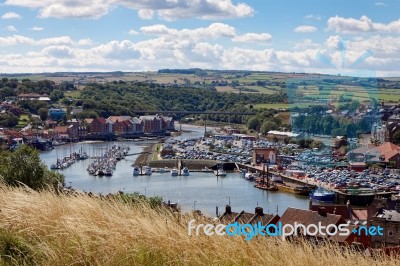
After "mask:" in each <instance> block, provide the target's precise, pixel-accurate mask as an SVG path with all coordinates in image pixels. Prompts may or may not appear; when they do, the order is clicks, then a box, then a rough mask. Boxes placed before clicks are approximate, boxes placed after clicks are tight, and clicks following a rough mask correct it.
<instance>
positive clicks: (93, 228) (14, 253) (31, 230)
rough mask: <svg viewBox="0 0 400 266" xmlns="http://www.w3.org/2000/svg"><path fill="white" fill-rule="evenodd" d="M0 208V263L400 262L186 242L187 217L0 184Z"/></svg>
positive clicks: (259, 243) (301, 248)
mask: <svg viewBox="0 0 400 266" xmlns="http://www.w3.org/2000/svg"><path fill="white" fill-rule="evenodd" d="M0 209H1V211H0V228H2V229H1V230H0V256H1V260H0V264H5V263H10V262H11V263H15V264H19V265H20V264H35V265H165V264H173V265H285V266H287V265H345V264H348V263H351V262H353V263H357V265H399V261H398V260H397V261H396V260H395V259H394V258H388V257H382V258H379V259H372V258H366V257H364V256H362V255H360V254H359V253H353V252H348V251H347V252H344V253H341V252H340V251H339V250H338V249H337V248H335V247H333V246H325V247H320V248H318V249H315V248H313V247H312V246H311V245H309V244H306V243H301V244H297V245H295V244H290V243H288V242H281V241H279V240H276V239H275V238H256V239H253V240H251V241H249V242H247V241H245V240H244V238H241V237H228V236H224V237H218V236H215V237H206V236H200V237H194V236H192V237H189V236H188V233H187V222H188V220H189V219H190V217H187V216H177V215H174V214H171V213H169V212H167V211H165V210H164V211H163V210H156V209H151V208H149V207H148V206H146V204H138V205H137V206H128V205H126V204H122V203H119V202H116V201H108V200H99V199H96V198H90V197H88V196H86V195H82V196H76V197H72V196H57V195H55V194H54V193H52V192H41V193H38V192H33V191H31V192H29V193H27V192H25V191H23V190H22V189H10V188H5V187H3V186H0ZM10 254H11V255H10ZM11 257H12V258H13V260H12V259H11Z"/></svg>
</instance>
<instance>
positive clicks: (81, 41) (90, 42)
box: [78, 38, 93, 46]
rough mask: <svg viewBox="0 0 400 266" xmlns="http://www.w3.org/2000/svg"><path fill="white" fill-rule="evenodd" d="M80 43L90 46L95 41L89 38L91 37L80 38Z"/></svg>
mask: <svg viewBox="0 0 400 266" xmlns="http://www.w3.org/2000/svg"><path fill="white" fill-rule="evenodd" d="M78 45H81V46H90V45H93V41H92V40H91V39H89V38H85V39H80V40H79V41H78Z"/></svg>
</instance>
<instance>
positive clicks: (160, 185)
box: [41, 127, 308, 216]
mask: <svg viewBox="0 0 400 266" xmlns="http://www.w3.org/2000/svg"><path fill="white" fill-rule="evenodd" d="M190 129H191V130H192V132H188V133H184V134H182V135H181V136H179V137H177V138H181V139H185V138H187V137H194V136H201V135H202V134H204V131H203V130H204V129H203V128H201V127H198V128H190ZM150 144H154V142H152V141H147V142H146V141H142V142H129V141H127V142H118V141H116V142H111V143H107V142H83V143H72V144H66V145H64V146H57V147H56V148H55V149H54V150H52V151H46V152H42V153H41V158H42V160H43V161H44V162H45V163H46V164H47V165H48V166H49V167H50V165H51V164H52V163H53V162H54V160H55V159H56V154H59V153H61V152H62V151H63V150H65V149H67V150H69V149H70V148H71V149H72V150H79V149H80V148H81V147H82V149H83V150H86V151H90V152H89V154H92V153H93V154H101V151H104V148H105V147H107V146H109V147H111V146H113V145H121V146H122V145H125V146H127V147H129V148H130V151H129V154H135V155H132V156H126V157H125V158H124V159H121V160H120V161H118V166H117V167H116V169H115V170H114V171H113V175H112V176H104V177H101V178H100V177H98V176H92V175H90V174H89V173H88V172H87V171H86V169H87V168H88V166H89V165H90V163H91V161H92V159H88V160H79V161H76V162H75V163H74V164H72V165H71V166H70V167H68V168H66V169H64V170H62V172H61V173H62V174H64V175H65V185H66V186H72V187H73V188H76V189H78V190H81V191H86V192H92V193H101V194H103V195H105V194H108V193H116V192H118V191H123V192H125V193H133V192H139V193H141V194H143V195H146V196H161V197H162V198H163V200H166V201H168V200H170V201H171V202H176V203H178V205H179V206H181V208H182V210H183V211H191V210H193V209H197V210H200V211H202V212H203V213H204V214H208V215H210V216H214V215H215V214H216V207H218V209H219V210H223V209H224V208H225V205H226V204H228V203H230V204H231V205H232V207H234V208H235V209H240V210H245V211H253V210H254V207H255V206H260V207H263V208H264V210H265V211H266V212H270V213H276V212H277V211H278V213H279V214H282V213H283V211H284V210H285V209H286V208H287V207H288V206H291V207H296V208H307V206H308V197H306V196H298V195H295V194H289V193H279V192H273V191H264V190H259V189H257V188H255V187H254V184H253V183H252V182H248V181H247V180H245V179H244V178H242V176H241V173H237V172H235V173H233V172H228V173H227V175H226V176H224V177H223V176H216V175H215V174H214V173H213V172H211V171H210V170H208V171H203V170H202V169H199V170H200V171H196V172H194V171H191V170H190V172H189V175H187V176H184V175H182V176H172V175H171V169H172V168H169V171H166V170H165V168H164V171H161V172H160V171H159V169H160V168H161V167H157V168H153V171H152V174H151V175H146V176H145V175H144V176H140V175H137V176H134V175H133V171H134V167H132V164H133V163H134V161H135V160H136V158H137V156H138V154H139V153H141V152H142V151H143V149H144V148H145V147H147V146H148V145H150ZM69 146H71V147H69ZM143 170H144V167H143Z"/></svg>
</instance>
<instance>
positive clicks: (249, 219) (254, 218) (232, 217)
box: [218, 205, 279, 226]
mask: <svg viewBox="0 0 400 266" xmlns="http://www.w3.org/2000/svg"><path fill="white" fill-rule="evenodd" d="M218 220H219V221H220V222H221V223H223V224H230V223H235V222H237V223H239V224H257V223H258V222H260V223H261V224H262V225H263V226H266V225H269V224H276V223H277V222H278V221H279V215H275V214H267V213H264V210H263V208H261V207H256V208H255V211H254V213H248V212H245V211H241V212H239V213H237V212H232V209H231V206H229V205H226V207H225V212H224V213H223V214H222V215H221V216H219V217H218Z"/></svg>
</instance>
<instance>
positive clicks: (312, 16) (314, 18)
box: [304, 14, 321, 20]
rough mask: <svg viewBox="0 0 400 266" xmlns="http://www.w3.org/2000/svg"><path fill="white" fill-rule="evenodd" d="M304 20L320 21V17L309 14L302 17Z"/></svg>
mask: <svg viewBox="0 0 400 266" xmlns="http://www.w3.org/2000/svg"><path fill="white" fill-rule="evenodd" d="M304 18H305V19H312V20H321V16H320V15H314V14H309V15H307V16H305V17H304Z"/></svg>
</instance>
